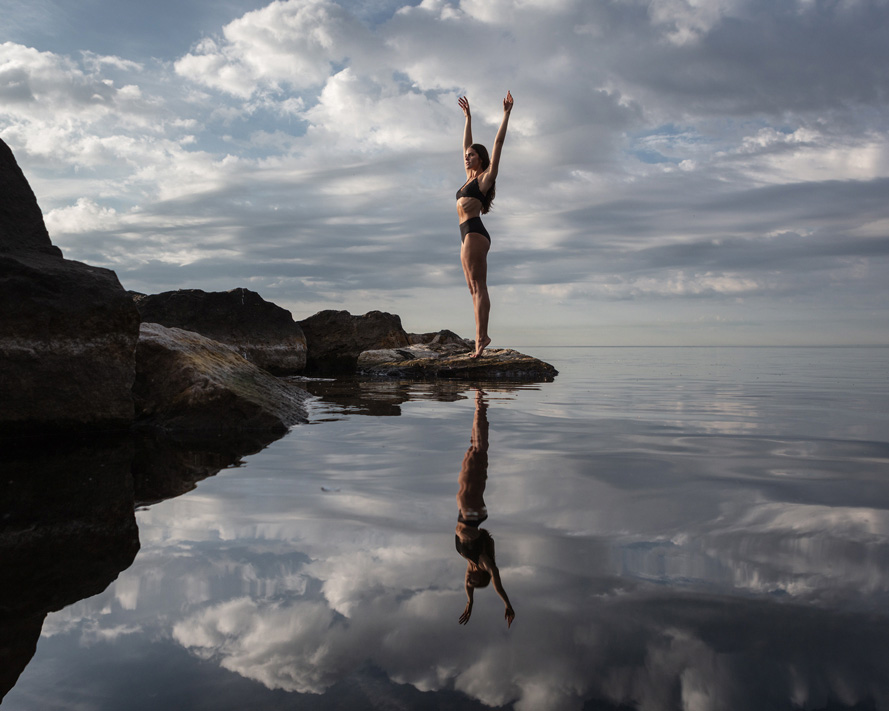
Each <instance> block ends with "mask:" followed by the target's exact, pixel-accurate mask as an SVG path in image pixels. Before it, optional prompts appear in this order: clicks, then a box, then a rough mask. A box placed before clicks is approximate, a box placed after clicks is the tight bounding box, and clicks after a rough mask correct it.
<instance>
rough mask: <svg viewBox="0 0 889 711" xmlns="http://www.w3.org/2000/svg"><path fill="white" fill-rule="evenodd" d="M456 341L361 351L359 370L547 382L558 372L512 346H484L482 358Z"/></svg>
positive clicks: (408, 375)
mask: <svg viewBox="0 0 889 711" xmlns="http://www.w3.org/2000/svg"><path fill="white" fill-rule="evenodd" d="M471 353H472V351H471V350H468V349H466V348H465V347H464V346H460V345H457V344H448V345H444V346H439V345H436V344H423V345H415V346H409V347H406V348H386V349H383V350H374V351H364V352H363V353H362V354H361V355H360V356H359V357H358V372H360V373H363V374H365V375H380V376H387V377H393V378H405V379H411V380H413V379H417V380H432V379H436V378H449V379H453V380H523V381H535V382H550V381H552V380H553V379H554V378H555V377H556V376H557V375H558V374H559V372H558V371H557V370H556V369H555V368H554V367H553V366H551V365H550V364H549V363H544V362H543V361H542V360H539V359H537V358H534V357H532V356H529V355H525V354H524V353H519V352H518V351H515V350H512V349H511V348H487V349H485V351H484V353H483V354H482V357H481V358H470V357H469V356H470V354H471Z"/></svg>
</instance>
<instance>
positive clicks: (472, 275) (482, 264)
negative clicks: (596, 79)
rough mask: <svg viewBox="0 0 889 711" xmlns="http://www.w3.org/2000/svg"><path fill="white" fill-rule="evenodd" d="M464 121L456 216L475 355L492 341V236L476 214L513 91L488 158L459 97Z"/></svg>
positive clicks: (493, 170) (482, 210)
mask: <svg viewBox="0 0 889 711" xmlns="http://www.w3.org/2000/svg"><path fill="white" fill-rule="evenodd" d="M458 103H459V104H460V108H461V109H463V115H464V116H465V117H466V124H465V126H464V128H463V161H464V164H465V165H466V182H465V183H464V184H463V187H462V188H460V189H459V190H458V191H457V216H458V217H459V218H460V243H461V245H462V246H461V247H460V262H461V263H462V264H463V274H464V276H465V277H466V284H467V285H468V286H469V292H470V293H471V294H472V306H473V310H474V311H475V353H473V354H472V356H471V357H472V358H478V357H479V356H480V355H481V354H482V351H483V350H484V349H485V347H486V346H487V345H488V344H489V343H490V342H491V338H490V336H488V314H489V313H490V311H491V301H490V298H489V297H488V250H489V249H490V248H491V236H490V235H489V234H488V231H487V230H486V229H485V226H484V225H483V224H482V219H481V217H479V215H484V214H486V213H487V212H488V210H489V209H491V201H492V200H493V199H494V182H495V180H496V179H497V171H498V169H499V167H500V152H501V151H502V150H503V141H504V140H505V139H506V125H507V124H508V123H509V114H510V112H511V111H512V104H513V101H512V94H510V93H509V92H508V91H507V92H506V98H505V99H504V100H503V120H502V121H501V122H500V129H499V130H498V131H497V135H496V136H495V137H494V151H493V153H492V154H491V156H490V158H489V157H488V151H487V149H486V148H485V147H484V146H483V145H481V144H479V143H473V142H472V117H471V115H470V113H469V101H468V100H467V98H466V97H465V96H464V97H461V98H460V99H459V100H458Z"/></svg>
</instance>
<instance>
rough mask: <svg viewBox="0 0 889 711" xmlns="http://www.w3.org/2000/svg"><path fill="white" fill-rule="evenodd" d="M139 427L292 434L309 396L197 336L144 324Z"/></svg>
mask: <svg viewBox="0 0 889 711" xmlns="http://www.w3.org/2000/svg"><path fill="white" fill-rule="evenodd" d="M133 396H134V399H135V401H136V409H137V417H138V419H139V424H140V425H143V426H152V427H156V428H160V429H163V430H178V431H209V430H214V431H225V430H228V431H249V430H264V431H272V432H284V431H287V429H288V428H289V427H291V426H292V425H295V424H298V423H300V422H306V421H307V413H306V407H305V403H306V401H307V399H308V397H309V396H308V394H307V393H306V392H305V391H303V390H301V389H300V388H298V387H296V386H294V385H292V384H289V383H287V382H285V381H283V380H281V379H279V378H276V377H274V376H272V375H270V374H269V373H267V372H265V371H264V370H262V369H260V368H258V367H257V366H255V365H253V364H252V363H250V362H249V361H247V360H246V359H244V358H242V357H241V356H240V355H239V354H238V353H237V352H236V351H235V349H234V348H232V347H231V346H227V345H225V344H222V343H218V342H216V341H213V340H211V339H209V338H206V337H204V336H202V335H200V334H198V333H194V332H192V331H184V330H182V329H178V328H166V327H164V326H161V325H160V324H156V323H143V324H142V327H141V332H140V338H139V344H138V347H137V349H136V381H135V384H134V386H133Z"/></svg>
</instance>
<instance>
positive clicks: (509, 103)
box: [466, 91, 515, 114]
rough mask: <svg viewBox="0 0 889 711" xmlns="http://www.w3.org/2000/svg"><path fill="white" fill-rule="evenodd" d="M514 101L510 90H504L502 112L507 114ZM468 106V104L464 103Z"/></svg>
mask: <svg viewBox="0 0 889 711" xmlns="http://www.w3.org/2000/svg"><path fill="white" fill-rule="evenodd" d="M513 103H515V102H514V101H513V99H512V94H511V93H510V92H508V91H507V92H506V98H505V99H504V100H503V113H505V114H508V113H509V112H510V111H512V105H513ZM466 106H467V108H469V104H467V105H466Z"/></svg>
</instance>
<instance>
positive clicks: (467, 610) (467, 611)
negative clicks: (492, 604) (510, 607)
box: [460, 600, 515, 625]
mask: <svg viewBox="0 0 889 711" xmlns="http://www.w3.org/2000/svg"><path fill="white" fill-rule="evenodd" d="M471 616H472V600H470V601H469V602H467V603H466V608H465V609H464V610H463V614H462V615H460V624H461V625H465V624H466V623H467V622H469V618H470V617H471ZM513 617H515V613H513Z"/></svg>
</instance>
